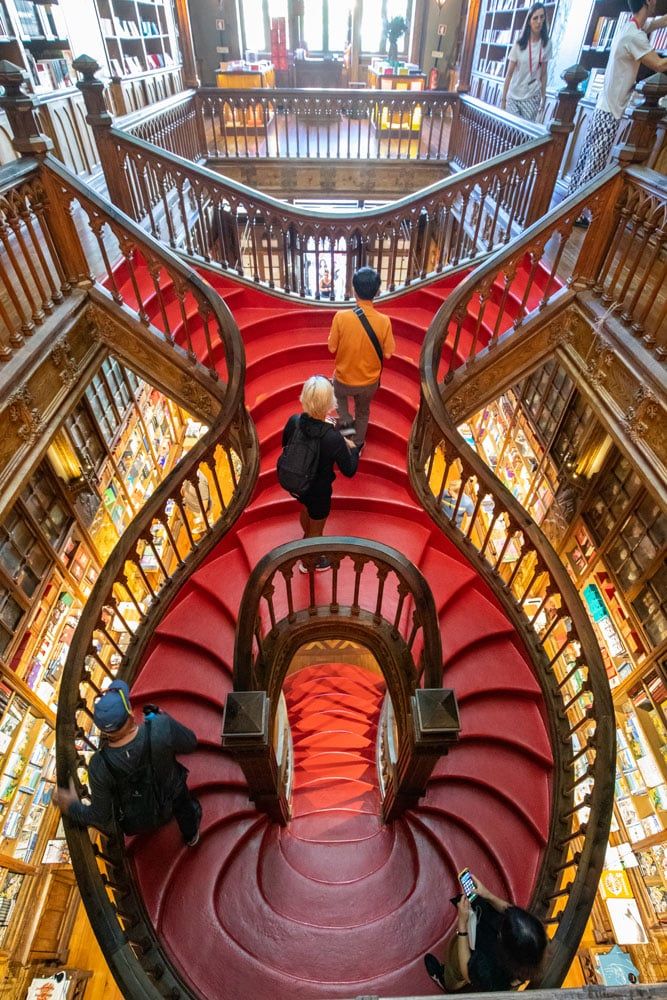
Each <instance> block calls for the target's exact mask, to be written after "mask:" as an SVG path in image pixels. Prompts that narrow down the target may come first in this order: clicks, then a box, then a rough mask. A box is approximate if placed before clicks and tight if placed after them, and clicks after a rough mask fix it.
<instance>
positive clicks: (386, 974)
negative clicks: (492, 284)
mask: <svg viewBox="0 0 667 1000" xmlns="http://www.w3.org/2000/svg"><path fill="white" fill-rule="evenodd" d="M216 283H217V284H218V286H219V289H220V291H221V293H222V294H223V295H224V297H225V299H226V300H227V302H228V304H229V306H230V308H231V309H232V311H233V313H234V315H235V318H236V319H237V322H238V323H239V326H240V328H241V331H242V334H243V337H244V340H245V343H246V350H247V355H248V382H247V399H248V404H249V406H250V408H251V411H252V415H253V418H254V420H255V422H256V424H257V427H258V433H259V437H260V441H261V448H262V467H261V476H260V481H259V484H258V487H257V491H256V493H255V496H254V498H253V502H252V504H251V506H250V508H249V509H248V510H247V511H246V512H245V513H244V515H243V517H242V518H241V519H240V521H239V522H238V524H237V527H236V529H235V530H234V531H233V532H232V533H231V534H230V535H228V536H227V537H226V538H225V539H224V540H223V542H222V543H221V544H220V545H219V546H218V548H217V549H216V551H215V552H214V553H213V554H212V556H211V557H210V558H209V560H208V561H207V563H206V564H205V565H204V566H203V567H202V568H201V569H200V570H199V571H198V572H197V573H196V574H195V575H194V577H193V578H192V580H191V581H190V582H189V583H188V585H187V586H186V587H185V588H184V589H183V591H182V592H181V593H180V594H179V596H178V599H177V601H176V602H175V604H174V605H173V606H172V608H171V609H170V611H169V613H168V614H167V615H166V617H165V618H164V620H163V622H162V624H161V625H160V627H159V629H158V630H157V633H156V635H155V637H154V640H153V642H152V645H151V647H150V649H149V651H148V654H147V656H146V659H145V662H144V665H143V669H142V671H141V674H140V676H139V679H138V681H137V682H136V684H135V688H134V695H135V697H136V700H137V704H140V703H141V702H142V701H145V700H151V701H153V700H154V701H157V702H158V703H159V704H160V705H161V706H162V707H163V708H165V709H166V710H168V711H170V712H172V713H173V714H174V715H176V716H177V717H178V718H179V719H181V720H182V721H184V722H185V723H187V724H188V725H190V726H192V728H193V729H195V730H196V732H197V734H198V735H199V738H200V741H201V748H200V750H199V751H198V752H197V754H196V755H194V756H193V757H192V758H190V759H189V760H188V761H187V763H188V765H189V766H190V768H191V777H190V782H191V786H192V787H193V788H194V789H195V790H196V792H197V794H198V795H199V797H200V798H201V801H202V804H203V808H204V818H203V824H202V839H201V842H200V844H199V845H198V846H197V848H195V849H194V850H188V849H186V848H184V847H183V846H182V845H181V844H180V842H179V838H178V833H177V830H176V828H175V825H174V824H171V825H170V826H169V827H167V828H166V829H164V830H162V831H160V833H159V834H158V835H157V836H156V837H154V838H152V839H151V840H150V841H147V842H144V843H138V844H137V843H135V844H134V845H133V852H134V861H135V865H136V870H137V873H138V878H139V881H140V884H141V887H142V891H143V894H144V899H145V903H146V907H147V910H148V912H149V914H150V916H151V919H152V920H153V921H154V924H155V926H156V927H157V929H158V932H159V934H160V936H161V938H162V940H163V942H164V944H165V946H166V949H167V951H168V952H169V954H170V955H171V957H172V960H173V962H174V964H175V965H176V966H177V967H178V968H179V969H180V970H181V973H182V975H183V977H184V978H185V980H186V981H187V982H189V983H190V984H191V986H192V988H193V990H194V991H195V992H197V993H198V994H199V995H200V996H201V997H202V998H206V1000H265V998H266V1000H269V998H270V1000H288V998H289V1000H294V998H303V1000H306V998H308V1000H316V998H327V997H354V996H356V995H358V994H362V993H365V994H379V995H380V996H392V995H393V996H401V995H409V994H413V995H414V994H422V995H423V994H436V993H437V992H438V991H437V989H436V988H435V987H434V985H433V984H432V983H431V982H430V980H429V979H428V977H427V976H426V973H425V970H424V966H423V962H422V956H423V954H424V952H425V951H427V950H436V951H437V950H438V948H440V947H441V946H442V944H443V942H444V941H445V940H446V939H447V937H448V935H449V934H450V933H451V931H452V928H453V923H454V916H455V912H454V908H453V907H452V906H451V904H450V903H449V897H450V896H452V895H454V893H455V891H456V884H457V883H456V873H457V871H458V870H460V869H461V868H462V867H464V866H465V865H468V866H470V868H471V869H472V870H473V872H477V873H478V874H479V876H480V878H482V879H483V880H484V881H485V882H486V883H487V884H488V885H489V886H490V887H491V888H492V889H493V890H494V891H496V892H498V893H500V894H501V895H503V896H506V897H511V898H513V899H514V900H515V901H517V902H518V903H523V904H525V903H526V902H527V901H528V899H529V898H530V894H531V890H532V886H533V884H534V881H535V877H536V873H537V871H538V868H539V863H540V859H541V855H542V851H543V848H544V845H545V842H546V838H547V832H548V826H549V808H550V774H551V754H550V750H549V742H548V736H547V727H546V724H545V720H544V716H543V705H542V699H541V695H540V692H539V688H538V685H537V683H536V681H535V679H534V677H533V675H532V672H531V669H530V667H529V665H528V664H527V662H526V660H525V657H524V654H523V652H522V649H521V646H520V643H519V641H518V639H517V637H516V636H515V633H514V632H513V629H512V627H511V625H510V623H509V622H508V620H507V619H506V618H505V617H504V615H503V614H502V613H501V611H500V610H499V608H498V606H497V604H496V602H495V600H494V598H493V596H492V595H491V594H490V592H489V591H488V589H487V588H486V586H485V585H484V584H483V582H482V581H481V580H480V579H479V578H478V577H477V576H476V575H475V573H474V572H473V570H472V569H471V568H470V566H469V565H468V564H467V563H466V562H465V561H464V559H463V557H462V556H461V555H460V554H459V553H458V551H457V550H456V549H455V548H454V547H453V546H451V545H450V544H449V543H448V542H447V541H446V540H445V539H444V538H443V537H442V535H441V533H440V532H439V531H438V529H437V528H435V527H434V526H433V525H432V523H431V522H430V521H429V519H428V518H427V517H426V516H425V515H424V513H423V512H422V511H421V510H420V508H419V506H418V504H417V502H416V500H415V498H414V496H413V494H412V492H411V489H410V486H409V483H408V478H407V473H406V460H405V454H406V443H407V438H408V434H409V432H410V428H411V425H412V422H413V419H414V416H415V413H416V408H417V400H418V386H419V379H418V356H419V350H420V346H421V342H422V339H423V335H424V331H425V329H426V327H427V326H428V324H429V322H430V320H431V318H432V316H433V314H434V312H435V311H436V309H437V308H438V306H439V305H440V303H441V302H442V300H443V298H444V297H445V296H446V295H447V292H448V290H449V289H450V288H451V285H448V284H447V283H446V282H445V281H443V282H441V283H440V284H439V285H435V286H433V285H432V286H429V288H428V289H427V290H417V291H414V292H410V293H408V294H407V295H404V296H403V297H401V298H399V299H396V300H395V301H394V302H392V303H390V304H387V306H386V307H385V308H386V311H387V312H389V313H390V314H391V316H392V318H393V320H394V329H395V333H396V339H397V356H396V357H395V358H392V359H391V361H390V362H388V364H387V365H386V367H385V374H384V376H383V381H382V388H381V389H380V391H379V392H378V394H377V397H376V400H375V402H374V404H373V409H372V414H371V428H370V430H369V435H368V441H367V446H366V450H365V451H364V455H363V458H362V460H361V465H360V472H359V474H358V475H357V476H356V478H354V479H353V480H345V479H341V478H339V479H338V480H337V482H336V484H335V493H334V506H333V511H332V515H331V517H330V519H329V523H328V525H327V530H328V532H329V533H331V534H334V533H335V534H342V535H345V534H354V535H361V536H366V537H369V538H374V539H377V540H379V541H383V542H387V543H388V544H390V545H393V546H394V547H395V548H398V549H399V550H400V551H402V552H403V553H404V554H405V555H406V556H407V557H408V558H409V559H411V560H412V561H413V562H414V563H415V564H416V565H417V566H419V567H420V569H421V571H422V572H423V573H424V575H425V576H426V578H427V580H428V582H429V584H430V586H431V587H432V589H433V592H434V595H435V601H436V607H437V609H438V614H439V619H440V622H441V626H442V640H443V650H444V658H445V662H444V670H443V683H444V684H446V685H447V686H450V687H453V688H454V689H455V691H456V694H457V697H458V701H459V706H460V711H461V722H462V730H461V740H460V743H459V744H458V745H457V746H456V747H455V748H454V750H453V751H452V752H451V753H450V755H449V756H448V757H447V758H445V759H443V760H442V761H441V763H440V765H439V767H438V769H437V772H436V775H435V776H434V778H433V780H432V782H431V785H430V787H429V790H428V794H427V796H426V797H425V798H424V799H423V800H422V803H420V806H419V808H417V809H415V810H414V811H413V812H412V813H410V814H408V815H406V816H405V817H404V818H403V819H402V820H401V821H399V822H397V823H395V824H393V826H391V827H382V825H381V824H380V821H379V795H378V789H377V780H376V773H375V764H374V761H375V735H376V726H377V717H378V712H379V707H380V704H381V700H382V696H383V682H382V679H381V678H379V677H377V676H376V675H373V674H370V673H369V672H367V671H365V670H363V669H361V668H358V667H352V666H349V665H348V666H346V665H341V664H335V663H334V664H329V665H327V666H320V667H317V668H315V667H309V668H307V669H304V670H302V671H300V672H298V673H296V674H293V675H291V676H290V677H289V678H288V683H287V690H286V697H287V701H288V709H289V715H290V720H291V723H292V727H293V734H294V742H295V762H296V775H295V779H296V780H295V791H294V819H293V821H292V823H291V824H290V826H289V827H288V828H287V829H284V830H281V829H278V828H276V827H273V826H271V824H270V823H269V822H268V821H267V820H266V819H265V817H264V816H262V815H260V814H258V813H257V812H255V810H254V809H253V807H252V804H251V803H250V802H249V800H248V797H247V794H246V790H245V784H244V780H243V776H242V774H241V772H240V770H239V769H238V768H237V767H236V766H235V765H234V763H233V762H232V761H231V760H229V758H227V757H226V756H225V755H224V754H223V752H222V751H221V749H220V732H221V720H222V708H223V705H224V700H225V695H226V693H227V691H228V690H229V689H230V687H231V665H232V654H233V644H234V624H235V618H236V614H237V610H238V605H239V600H240V596H241V594H242V591H243V587H244V585H245V582H246V580H247V577H248V573H249V571H250V569H251V568H252V567H253V566H254V565H255V563H256V562H257V560H258V559H259V558H260V557H261V556H262V555H264V554H265V553H266V552H267V551H268V550H269V549H271V548H272V547H273V546H275V545H277V544H279V543H281V542H284V541H287V540H289V539H293V538H297V537H299V528H298V519H297V514H298V512H297V504H296V502H295V501H293V500H291V499H290V498H289V497H287V496H286V494H285V493H284V492H283V491H282V490H280V488H279V487H278V485H277V483H276V479H275V472H274V470H275V462H276V458H277V455H278V453H279V441H280V434H281V431H282V427H283V424H284V422H285V420H286V419H287V417H288V416H289V415H290V414H291V413H293V412H295V411H296V410H298V396H299V391H300V388H301V384H302V382H303V380H304V379H305V378H306V377H307V376H309V375H311V374H314V373H318V372H320V373H325V374H330V373H331V372H332V362H331V358H330V356H329V354H328V352H327V349H326V334H327V330H328V326H329V324H330V320H331V310H329V309H322V308H317V307H312V306H307V305H305V304H300V303H294V304H293V303H284V302H283V301H282V300H280V299H278V298H275V297H272V296H269V295H266V294H264V293H261V292H259V291H256V290H254V289H246V288H243V287H241V286H239V285H235V284H234V283H233V282H231V281H221V280H220V281H218V280H216ZM147 287H148V284H147ZM146 305H147V308H148V311H149V312H151V309H154V310H156V309H157V306H156V305H155V303H154V302H152V301H151V300H148V301H147V302H146ZM304 583H305V580H304Z"/></svg>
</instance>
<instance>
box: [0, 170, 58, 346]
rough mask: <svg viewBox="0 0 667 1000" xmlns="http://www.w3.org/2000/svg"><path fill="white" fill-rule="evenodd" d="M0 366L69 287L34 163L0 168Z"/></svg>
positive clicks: (31, 332)
mask: <svg viewBox="0 0 667 1000" xmlns="http://www.w3.org/2000/svg"><path fill="white" fill-rule="evenodd" d="M0 247H1V248H2V253H0V362H3V361H9V359H10V358H11V357H12V356H13V355H14V353H15V351H16V350H17V349H20V348H21V347H22V346H23V344H24V343H25V339H26V338H27V337H30V336H31V335H32V334H33V333H34V331H35V328H36V327H37V326H40V325H41V324H42V323H43V322H44V320H45V318H46V316H47V315H48V314H49V313H50V312H52V311H53V307H54V305H55V303H57V302H60V301H62V299H63V296H64V295H66V294H67V292H68V291H69V289H70V287H71V285H70V281H69V279H68V275H67V273H66V271H65V268H64V267H63V263H62V259H61V254H60V252H59V249H58V234H57V233H56V231H55V228H54V226H53V225H52V224H51V220H50V219H49V214H48V196H47V193H46V191H45V189H44V186H43V184H42V183H41V180H40V176H39V170H38V167H37V164H36V162H35V161H34V160H29V159H22V160H19V161H17V162H16V163H13V164H10V165H9V166H6V167H3V168H0Z"/></svg>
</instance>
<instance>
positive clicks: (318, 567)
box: [315, 556, 331, 573]
mask: <svg viewBox="0 0 667 1000" xmlns="http://www.w3.org/2000/svg"><path fill="white" fill-rule="evenodd" d="M328 569H331V560H330V559H327V557H326V556H320V558H319V559H318V560H317V562H316V563H315V572H317V573H326V571H327V570H328Z"/></svg>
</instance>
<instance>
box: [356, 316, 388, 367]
mask: <svg viewBox="0 0 667 1000" xmlns="http://www.w3.org/2000/svg"><path fill="white" fill-rule="evenodd" d="M354 315H355V316H356V317H357V319H358V320H359V322H360V323H361V325H362V326H363V328H364V330H365V331H366V333H367V334H368V339H369V340H370V342H371V344H372V345H373V347H374V348H375V353H376V354H377V356H378V360H379V362H380V368H382V365H383V364H384V354H383V353H382V347H381V346H380V341H379V340H378V338H377V334H376V333H375V330H374V329H373V327H372V326H371V324H370V323H369V322H368V317H367V316H366V313H365V312H364V310H363V309H362V308H361V306H356V308H355V310H354Z"/></svg>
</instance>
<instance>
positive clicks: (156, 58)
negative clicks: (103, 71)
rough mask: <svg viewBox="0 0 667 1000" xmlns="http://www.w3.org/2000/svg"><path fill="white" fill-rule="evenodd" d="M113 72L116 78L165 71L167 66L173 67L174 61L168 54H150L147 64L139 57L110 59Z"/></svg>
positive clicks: (126, 56) (147, 57)
mask: <svg viewBox="0 0 667 1000" xmlns="http://www.w3.org/2000/svg"><path fill="white" fill-rule="evenodd" d="M109 62H110V63H111V71H112V73H113V75H114V76H118V77H120V76H135V75H136V74H137V73H146V72H147V71H149V70H153V69H164V67H165V66H173V64H174V60H173V59H172V57H171V56H170V55H169V53H168V52H164V53H163V52H149V53H148V54H147V55H146V64H144V62H143V60H142V59H140V58H139V57H138V56H128V55H125V56H123V58H122V60H121V59H109Z"/></svg>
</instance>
